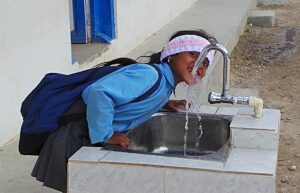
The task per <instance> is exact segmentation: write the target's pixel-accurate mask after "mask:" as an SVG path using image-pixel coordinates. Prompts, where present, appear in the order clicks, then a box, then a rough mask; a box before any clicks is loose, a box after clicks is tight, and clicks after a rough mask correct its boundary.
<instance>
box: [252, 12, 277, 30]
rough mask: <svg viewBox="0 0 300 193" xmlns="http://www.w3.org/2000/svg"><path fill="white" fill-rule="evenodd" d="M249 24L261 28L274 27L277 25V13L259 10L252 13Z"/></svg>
mask: <svg viewBox="0 0 300 193" xmlns="http://www.w3.org/2000/svg"><path fill="white" fill-rule="evenodd" d="M248 23H252V25H254V26H259V27H272V26H274V25H275V11H271V10H257V11H252V12H251V14H250V16H249V18H248Z"/></svg>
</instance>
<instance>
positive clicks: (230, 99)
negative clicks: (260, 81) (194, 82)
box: [192, 44, 250, 105]
mask: <svg viewBox="0 0 300 193" xmlns="http://www.w3.org/2000/svg"><path fill="white" fill-rule="evenodd" d="M211 50H217V51H219V52H221V54H222V55H223V88H222V93H221V94H220V93H216V92H210V93H209V95H208V102H209V103H210V104H214V103H230V104H244V105H249V99H250V98H249V97H241V96H232V95H230V94H229V73H230V59H229V56H228V51H227V50H226V48H225V47H224V46H222V45H220V44H210V45H208V46H206V47H205V48H204V49H203V50H202V52H201V53H200V55H199V57H198V58H197V60H196V62H195V66H194V68H193V71H192V74H193V75H195V74H196V71H197V69H198V68H199V67H200V65H202V64H203V62H204V60H205V58H206V56H207V54H208V52H209V51H211Z"/></svg>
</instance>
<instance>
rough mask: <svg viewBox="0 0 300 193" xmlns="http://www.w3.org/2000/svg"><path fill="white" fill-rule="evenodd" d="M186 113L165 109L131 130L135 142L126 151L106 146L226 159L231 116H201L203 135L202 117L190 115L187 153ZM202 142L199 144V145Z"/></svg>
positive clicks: (190, 156) (141, 151)
mask: <svg viewBox="0 0 300 193" xmlns="http://www.w3.org/2000/svg"><path fill="white" fill-rule="evenodd" d="M185 116H186V115H185V113H172V112H161V113H156V114H154V115H153V116H152V117H151V118H150V119H149V120H148V121H146V122H145V123H144V124H142V125H140V126H138V127H136V128H133V129H131V130H130V131H129V132H128V133H127V136H128V137H129V139H130V140H131V144H130V146H129V147H128V149H126V150H122V149H120V148H118V147H116V146H107V147H105V148H106V149H110V150H121V151H127V152H135V153H146V154H158V155H164V156H177V157H188V158H200V159H213V160H223V159H225V158H226V156H227V154H228V149H229V137H230V122H231V119H232V118H231V117H229V116H217V115H201V125H202V130H203V135H202V137H201V138H200V140H198V136H199V132H200V131H199V119H198V117H197V116H196V114H191V113H190V114H189V124H188V127H189V129H188V134H187V144H186V153H185V155H184V148H183V147H184V134H185V123H186V118H185ZM197 142H198V144H199V145H196V144H197Z"/></svg>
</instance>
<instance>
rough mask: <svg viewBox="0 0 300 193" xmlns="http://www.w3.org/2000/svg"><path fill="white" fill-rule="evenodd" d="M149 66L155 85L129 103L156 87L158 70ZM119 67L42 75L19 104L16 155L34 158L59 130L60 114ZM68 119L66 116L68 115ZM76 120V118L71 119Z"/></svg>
mask: <svg viewBox="0 0 300 193" xmlns="http://www.w3.org/2000/svg"><path fill="white" fill-rule="evenodd" d="M151 66H153V67H154V68H155V69H156V70H157V72H158V74H159V78H158V80H157V82H156V83H155V84H154V85H153V87H152V88H150V89H149V90H148V91H147V92H145V93H144V94H143V95H141V96H140V97H138V98H136V99H135V100H133V101H132V102H137V101H140V100H142V99H144V98H146V97H148V96H150V95H151V94H152V93H153V92H154V91H155V90H156V89H157V88H158V86H159V85H160V80H161V76H162V75H161V71H160V70H159V68H158V67H157V66H156V65H151ZM122 67H124V66H104V67H100V68H92V69H89V70H85V71H82V72H78V73H74V74H70V75H65V74H59V73H49V74H46V75H45V77H44V78H43V79H42V80H41V81H40V82H39V84H38V85H37V86H36V87H35V88H34V89H33V90H32V91H31V93H30V94H29V95H28V96H27V97H26V98H25V100H24V101H23V103H22V106H21V114H22V117H23V123H22V126H21V132H20V140H19V152H20V153H21V154H23V155H38V154H39V152H40V150H41V148H42V146H43V144H44V143H45V141H46V140H47V138H48V137H49V135H51V134H52V133H53V132H55V131H56V130H57V129H58V128H59V127H60V124H59V120H60V119H61V118H63V115H64V113H65V112H66V111H67V110H68V109H69V108H70V107H71V106H72V104H74V103H75V102H76V101H77V100H78V99H80V98H81V93H82V91H83V90H84V89H85V88H86V87H87V86H89V85H90V84H92V83H94V82H95V81H97V80H98V79H99V78H101V77H103V76H105V75H108V74H110V73H112V72H114V71H116V70H118V69H120V68H122ZM68 116H69V117H70V115H68ZM84 116H85V113H84ZM80 117H82V116H80ZM76 118H77V116H75V119H76Z"/></svg>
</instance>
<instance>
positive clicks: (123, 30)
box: [82, 0, 198, 67]
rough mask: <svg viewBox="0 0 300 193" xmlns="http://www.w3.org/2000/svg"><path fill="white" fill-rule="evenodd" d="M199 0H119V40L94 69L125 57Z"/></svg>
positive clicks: (90, 63) (117, 34) (117, 10)
mask: <svg viewBox="0 0 300 193" xmlns="http://www.w3.org/2000/svg"><path fill="white" fill-rule="evenodd" d="M197 1H198V0H184V1H182V0H163V1H162V0H151V1H149V0H126V1H124V0H115V15H116V39H115V40H113V41H112V42H111V44H110V46H109V50H108V51H106V52H105V53H103V54H102V55H101V57H99V58H96V59H94V60H93V61H91V62H89V63H88V64H85V65H84V66H82V67H90V66H94V65H95V64H99V63H101V62H104V61H107V60H110V59H112V58H117V57H124V56H126V55H127V54H128V53H129V52H130V51H131V50H132V49H134V48H135V47H137V46H138V45H139V44H141V43H142V42H143V41H145V39H147V38H148V37H150V36H151V35H153V34H154V33H155V32H157V31H158V30H159V29H161V28H162V27H164V26H165V25H167V24H168V23H169V22H170V21H171V20H173V19H174V18H175V17H176V16H178V15H180V14H181V13H182V12H183V11H185V10H186V9H188V8H190V7H191V6H192V5H193V4H194V3H196V2H197Z"/></svg>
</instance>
